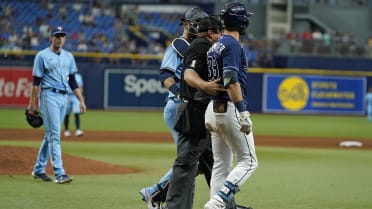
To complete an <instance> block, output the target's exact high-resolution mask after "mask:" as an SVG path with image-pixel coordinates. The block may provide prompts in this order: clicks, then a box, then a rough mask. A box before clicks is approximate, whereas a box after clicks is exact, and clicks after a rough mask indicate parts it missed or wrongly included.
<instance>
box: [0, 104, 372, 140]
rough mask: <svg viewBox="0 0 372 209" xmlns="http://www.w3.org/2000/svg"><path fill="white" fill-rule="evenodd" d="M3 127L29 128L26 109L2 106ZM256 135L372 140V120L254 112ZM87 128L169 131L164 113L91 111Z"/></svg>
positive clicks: (0, 122)
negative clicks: (370, 121)
mask: <svg viewBox="0 0 372 209" xmlns="http://www.w3.org/2000/svg"><path fill="white" fill-rule="evenodd" d="M0 115H1V116H2V118H3V119H2V120H0V128H29V126H28V124H27V123H26V121H25V116H24V113H23V110H20V109H0ZM251 118H252V121H253V125H254V132H255V135H274V136H314V137H342V138H365V139H372V131H371V129H372V123H368V122H367V119H366V118H365V117H362V116H331V115H271V114H255V113H253V114H252V116H251ZM81 119H82V127H83V129H84V130H110V131H140V132H168V128H167V127H166V125H165V123H164V122H163V113H162V112H159V111H157V112H156V111H155V112H128V111H97V110H88V112H87V113H85V114H84V115H82V118H81Z"/></svg>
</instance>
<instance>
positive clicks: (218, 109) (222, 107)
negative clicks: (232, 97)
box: [213, 100, 228, 113]
mask: <svg viewBox="0 0 372 209" xmlns="http://www.w3.org/2000/svg"><path fill="white" fill-rule="evenodd" d="M227 102H228V101H227V100H213V112H215V113H225V112H226V111H227Z"/></svg>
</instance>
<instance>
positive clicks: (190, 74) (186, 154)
mask: <svg viewBox="0 0 372 209" xmlns="http://www.w3.org/2000/svg"><path fill="white" fill-rule="evenodd" d="M221 29H222V28H221V23H220V20H219V19H218V18H217V17H215V16H208V17H204V18H202V19H201V20H200V21H199V27H198V37H197V38H196V39H195V40H194V41H193V42H192V43H191V45H190V47H189V48H188V50H187V51H186V54H185V57H184V62H183V69H184V70H183V72H182V75H181V89H180V100H181V103H180V105H179V107H178V109H177V123H176V127H175V129H176V130H177V131H179V133H180V135H179V139H178V144H177V158H176V160H175V162H174V164H173V175H172V176H171V179H170V184H169V190H168V193H167V197H166V202H167V208H168V209H191V208H192V206H193V197H194V188H195V186H194V185H195V176H196V175H197V174H198V170H201V171H203V172H204V175H205V178H206V180H207V182H208V185H209V182H210V178H211V168H212V166H213V153H212V149H211V139H210V134H209V132H208V131H207V129H206V127H205V124H204V121H205V118H204V114H205V110H206V108H207V106H208V103H209V101H210V99H211V98H210V95H216V94H217V93H218V92H219V91H225V89H224V88H223V86H221V85H219V84H218V81H212V82H207V81H206V80H207V77H208V74H207V73H208V71H207V60H206V59H207V56H206V55H207V51H208V49H209V47H210V46H211V45H212V44H213V43H214V42H215V41H217V39H218V38H219V37H220V36H221ZM198 168H199V169H198ZM233 204H234V203H233ZM228 208H229V209H232V208H235V205H232V206H231V207H228ZM236 208H245V207H241V206H237V207H236Z"/></svg>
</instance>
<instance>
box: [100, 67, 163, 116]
mask: <svg viewBox="0 0 372 209" xmlns="http://www.w3.org/2000/svg"><path fill="white" fill-rule="evenodd" d="M158 74H159V72H158V71H157V70H131V69H106V70H105V74H104V78H105V79H104V108H106V109H107V108H141V109H142V108H160V107H163V106H164V100H165V98H166V96H167V95H168V91H167V89H165V88H164V87H162V85H161V83H160V81H159V79H158Z"/></svg>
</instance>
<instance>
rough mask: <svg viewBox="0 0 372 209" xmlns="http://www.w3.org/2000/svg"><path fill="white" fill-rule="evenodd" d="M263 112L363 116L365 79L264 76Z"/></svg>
mask: <svg viewBox="0 0 372 209" xmlns="http://www.w3.org/2000/svg"><path fill="white" fill-rule="evenodd" d="M263 85H264V92H263V93H264V96H263V111H264V112H276V113H279V112H283V113H284V112H285V113H326V114H338V113H339V114H364V105H363V101H364V95H365V89H366V79H365V77H341V76H311V75H301V76H300V75H272V74H266V75H265V76H264V84H263Z"/></svg>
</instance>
